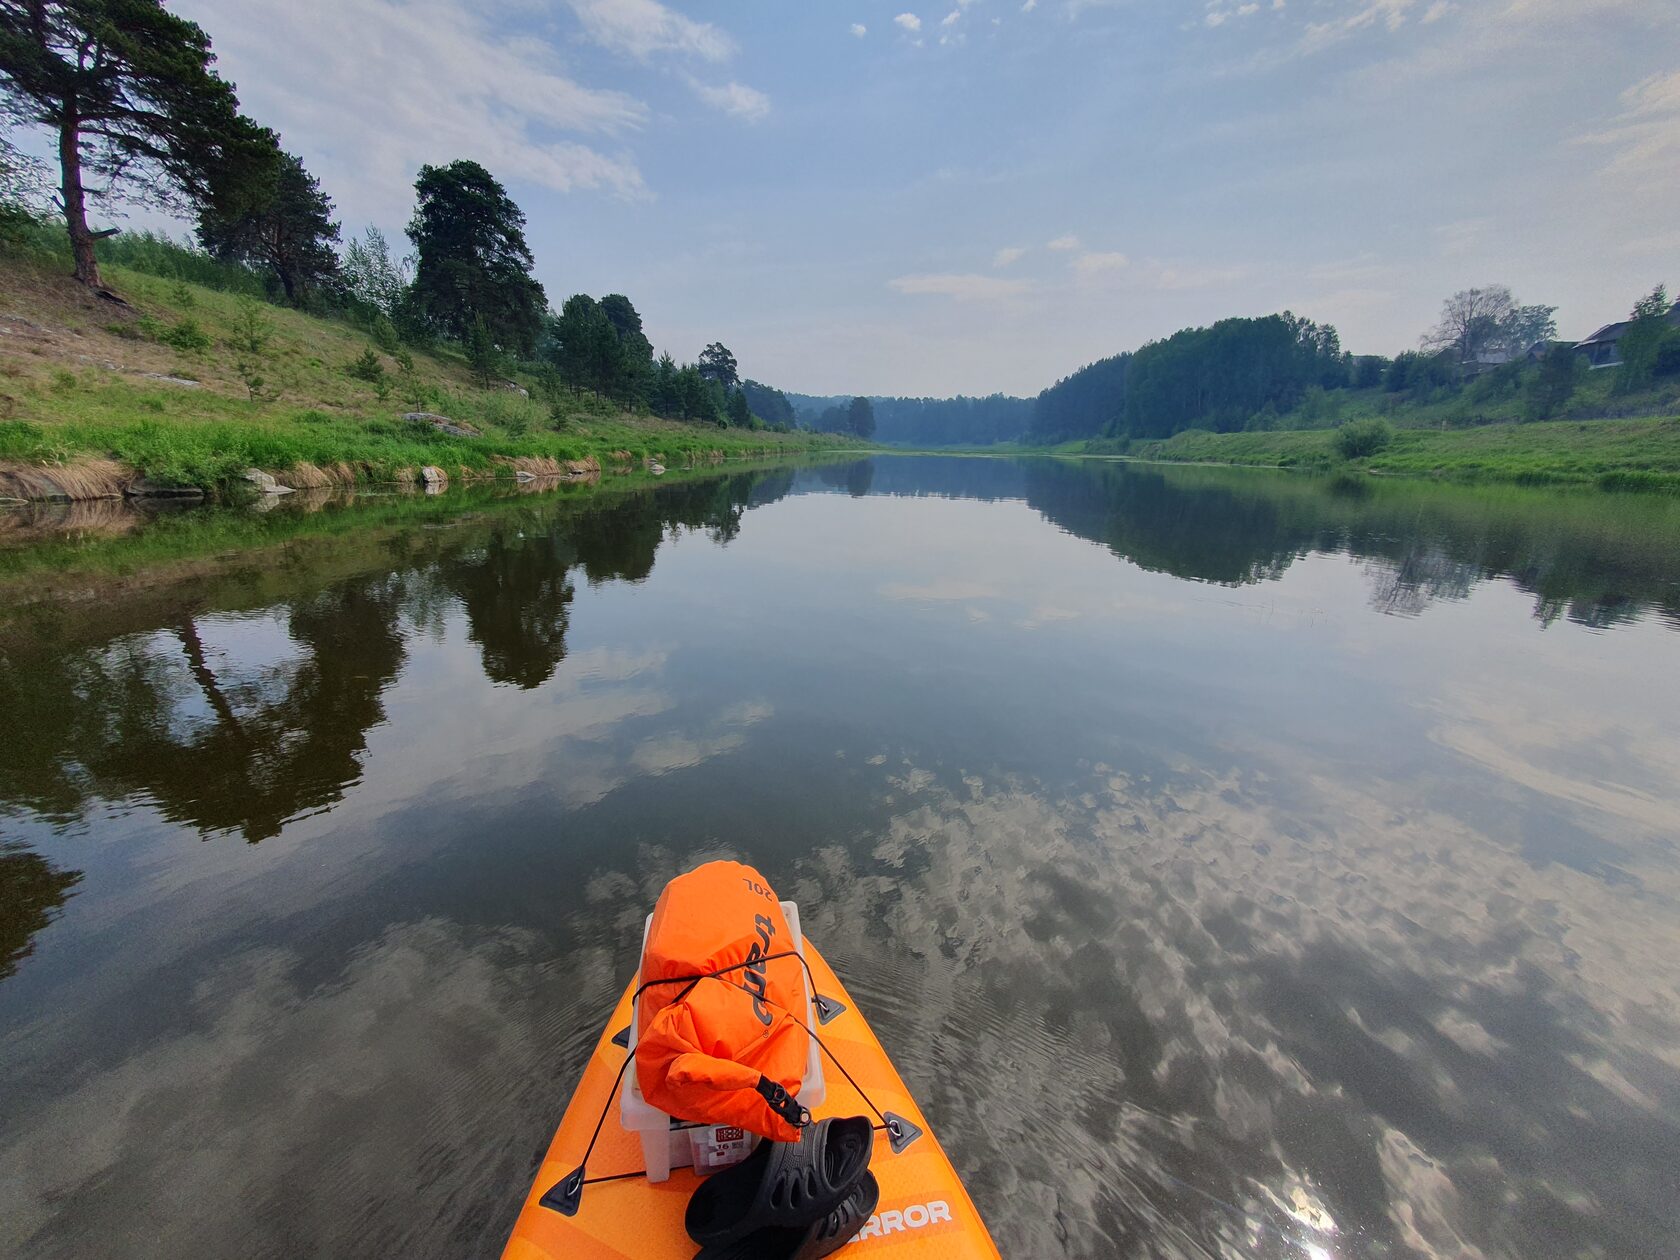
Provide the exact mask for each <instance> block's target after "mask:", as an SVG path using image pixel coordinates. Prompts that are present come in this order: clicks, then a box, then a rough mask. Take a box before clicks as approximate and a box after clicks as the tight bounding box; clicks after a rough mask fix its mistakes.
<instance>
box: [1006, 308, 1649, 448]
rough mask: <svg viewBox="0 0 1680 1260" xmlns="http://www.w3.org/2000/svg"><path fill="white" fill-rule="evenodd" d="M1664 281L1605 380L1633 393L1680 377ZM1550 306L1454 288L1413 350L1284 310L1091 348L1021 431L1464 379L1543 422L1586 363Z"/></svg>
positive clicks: (1274, 422) (1302, 407)
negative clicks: (1560, 337) (1348, 342)
mask: <svg viewBox="0 0 1680 1260" xmlns="http://www.w3.org/2000/svg"><path fill="white" fill-rule="evenodd" d="M1672 309H1673V308H1672V307H1671V304H1670V302H1669V300H1668V295H1667V292H1666V290H1665V289H1664V288H1663V286H1661V285H1658V286H1657V287H1656V288H1655V289H1654V290H1652V292H1651V293H1649V294H1647V295H1646V296H1644V297H1642V298H1640V299H1639V301H1638V302H1636V303H1635V305H1634V308H1633V311H1632V313H1631V314H1630V316H1629V324H1628V327H1627V329H1626V330H1625V331H1624V332H1623V334H1622V336H1621V339H1620V342H1619V350H1620V354H1621V363H1620V365H1619V366H1618V367H1617V370H1616V377H1615V381H1614V386H1613V390H1614V392H1615V393H1617V394H1631V393H1635V392H1637V391H1639V390H1642V389H1647V388H1649V387H1650V386H1651V385H1652V384H1653V383H1655V382H1657V381H1658V380H1660V379H1663V378H1670V377H1677V376H1680V326H1676V324H1675V321H1674V319H1673V316H1672V314H1671V311H1672ZM1556 311H1557V308H1556V307H1554V306H1538V305H1534V306H1525V305H1522V304H1520V303H1518V302H1517V301H1516V300H1515V298H1514V297H1513V296H1512V294H1511V291H1510V289H1508V288H1507V287H1505V286H1504V285H1489V286H1487V287H1485V288H1473V289H1465V290H1461V291H1459V292H1458V293H1455V294H1453V295H1452V296H1451V297H1450V298H1448V299H1447V300H1446V301H1445V303H1443V306H1442V312H1441V318H1440V320H1439V322H1438V323H1437V324H1436V325H1435V326H1434V327H1433V328H1431V329H1430V330H1429V331H1428V332H1427V333H1426V334H1425V335H1424V336H1423V337H1422V338H1421V340H1420V348H1419V349H1417V350H1406V351H1402V352H1400V353H1399V354H1397V355H1395V356H1393V357H1392V358H1388V357H1385V356H1383V355H1353V354H1349V353H1347V352H1346V351H1344V350H1343V349H1342V348H1341V344H1340V337H1339V335H1338V334H1337V332H1336V329H1335V328H1334V327H1333V326H1331V325H1329V324H1316V323H1314V322H1313V321H1312V320H1307V319H1301V318H1299V317H1297V316H1295V315H1293V314H1291V313H1290V312H1288V311H1285V312H1284V313H1283V314H1282V315H1267V316H1262V317H1260V318H1240V319H1225V320H1220V321H1218V322H1216V323H1214V324H1212V325H1210V326H1208V327H1206V328H1187V329H1184V330H1182V331H1180V332H1177V333H1174V334H1173V335H1172V336H1170V337H1167V338H1164V339H1162V340H1160V341H1152V342H1149V343H1147V344H1146V345H1144V346H1143V347H1141V348H1140V349H1138V350H1135V351H1128V352H1125V353H1122V354H1118V355H1114V356H1112V357H1110V358H1107V359H1100V360H1098V361H1097V362H1095V363H1092V364H1089V365H1088V366H1086V367H1083V368H1081V369H1080V370H1079V371H1077V372H1074V373H1073V374H1071V375H1070V376H1067V377H1065V378H1063V379H1062V380H1060V381H1057V382H1056V384H1054V385H1052V386H1051V387H1050V388H1048V389H1046V390H1044V391H1043V392H1042V393H1040V394H1039V395H1038V398H1037V399H1036V400H1035V402H1034V406H1033V412H1032V420H1031V423H1030V425H1029V426H1028V428H1027V437H1028V440H1030V441H1034V442H1040V443H1056V442H1064V441H1071V440H1077V439H1082V438H1099V437H1100V438H1114V439H1121V440H1127V439H1132V438H1143V439H1148V438H1163V437H1170V436H1172V434H1174V433H1178V432H1182V431H1184V430H1185V429H1208V430H1212V431H1214V432H1222V433H1223V432H1232V431H1236V430H1251V431H1252V430H1266V429H1275V428H1278V427H1279V426H1280V423H1281V422H1282V420H1283V418H1284V417H1285V416H1286V415H1287V414H1290V413H1295V414H1296V415H1297V416H1299V417H1301V418H1304V419H1307V420H1309V421H1310V420H1312V419H1313V418H1314V413H1315V412H1316V411H1317V410H1318V409H1319V408H1320V407H1321V406H1322V407H1324V408H1325V409H1329V406H1330V405H1329V403H1328V402H1327V401H1326V400H1327V399H1329V398H1330V396H1331V395H1333V394H1334V393H1335V392H1337V391H1349V390H1379V389H1380V390H1381V391H1383V392H1384V393H1385V394H1387V395H1390V396H1393V397H1394V398H1395V401H1396V402H1403V401H1411V402H1431V401H1439V400H1441V399H1443V398H1448V397H1452V396H1455V395H1456V394H1458V393H1460V392H1462V391H1464V390H1465V389H1466V388H1467V387H1468V386H1470V385H1471V384H1472V383H1481V384H1482V386H1483V387H1484V388H1485V390H1486V391H1487V392H1489V393H1490V394H1493V393H1498V392H1499V391H1506V392H1515V391H1517V390H1519V389H1520V390H1521V391H1522V397H1523V402H1524V414H1526V415H1527V416H1528V417H1529V418H1530V419H1549V418H1551V417H1552V416H1554V415H1557V414H1559V413H1560V412H1561V411H1562V410H1563V408H1564V407H1565V406H1566V405H1567V404H1568V402H1569V401H1570V399H1571V398H1572V397H1573V396H1574V394H1575V391H1576V390H1577V389H1578V388H1579V386H1580V383H1581V380H1582V378H1583V377H1584V376H1585V373H1586V370H1587V368H1586V364H1585V362H1584V361H1583V360H1582V358H1581V356H1580V355H1579V354H1578V353H1577V352H1576V349H1575V345H1574V343H1572V342H1559V341H1557V339H1556V338H1557V324H1556V320H1555V318H1554V317H1555V315H1556Z"/></svg>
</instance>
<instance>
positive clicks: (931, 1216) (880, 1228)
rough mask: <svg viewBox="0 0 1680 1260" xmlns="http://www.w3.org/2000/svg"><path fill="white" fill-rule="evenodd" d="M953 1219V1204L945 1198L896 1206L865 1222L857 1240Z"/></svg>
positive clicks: (880, 1236) (901, 1231) (883, 1235)
mask: <svg viewBox="0 0 1680 1260" xmlns="http://www.w3.org/2000/svg"><path fill="white" fill-rule="evenodd" d="M950 1219H951V1205H950V1204H948V1203H946V1202H945V1200H944V1199H934V1200H933V1201H931V1202H929V1203H912V1204H911V1205H910V1206H909V1207H907V1208H894V1209H889V1210H888V1211H885V1212H878V1213H876V1214H875V1215H874V1216H871V1217H870V1218H869V1219H868V1220H867V1221H865V1222H864V1223H863V1228H862V1229H860V1230H858V1232H857V1237H856V1239H854V1241H856V1242H862V1241H863V1240H864V1239H866V1238H884V1237H885V1236H886V1235H888V1234H900V1233H903V1232H904V1231H906V1230H911V1229H922V1228H923V1227H925V1226H928V1225H937V1224H939V1223H940V1222H941V1221H949V1220H950Z"/></svg>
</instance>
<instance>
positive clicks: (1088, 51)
mask: <svg viewBox="0 0 1680 1260" xmlns="http://www.w3.org/2000/svg"><path fill="white" fill-rule="evenodd" d="M168 3H169V7H170V8H171V9H173V10H175V11H177V12H179V13H182V14H183V15H185V16H188V17H191V18H193V19H194V20H196V21H197V22H199V23H200V24H201V25H202V26H203V27H204V28H205V30H206V31H207V32H208V33H209V34H210V36H211V39H212V41H213V43H214V47H215V50H216V52H217V54H218V56H219V59H220V61H219V65H220V69H221V71H222V72H223V73H224V74H225V75H226V76H227V77H228V78H230V79H232V80H233V81H234V82H235V83H236V84H237V86H238V90H239V96H240V99H241V102H242V105H243V107H244V109H245V110H246V112H247V113H249V114H251V115H252V116H253V117H255V118H256V119H257V120H258V121H260V122H262V123H264V124H266V125H268V126H271V127H274V128H275V129H276V130H278V131H279V132H280V133H281V138H282V143H283V144H284V145H285V146H286V147H287V148H288V149H289V150H291V151H293V152H295V153H297V154H298V155H299V156H300V157H301V158H302V159H303V161H304V163H305V165H306V166H308V167H309V169H310V170H311V171H313V172H314V173H315V174H316V175H318V176H319V177H320V179H321V182H322V184H323V186H324V188H325V190H326V191H327V192H328V193H329V194H330V195H331V196H332V197H333V199H334V201H335V203H336V205H337V208H338V212H339V214H340V216H341V217H342V219H343V221H344V224H345V231H346V234H347V235H349V234H351V233H355V232H360V231H361V229H362V228H363V227H365V226H366V225H368V224H377V225H378V226H380V227H381V228H382V229H383V230H384V231H385V232H386V233H387V234H388V235H390V236H391V237H393V239H394V240H396V241H398V242H401V243H403V244H404V245H405V246H406V242H405V241H404V240H403V237H402V235H401V232H402V228H403V226H404V224H405V223H406V221H407V219H408V215H409V212H410V210H411V208H412V204H413V180H414V176H415V173H416V171H417V170H418V168H419V166H420V165H421V164H422V163H428V162H429V163H444V162H448V161H451V160H453V159H455V158H472V159H475V160H477V161H479V162H482V163H483V164H484V165H485V166H487V167H488V168H489V169H490V170H491V172H492V173H493V174H495V175H496V176H497V177H498V178H499V179H500V180H502V182H503V183H504V184H505V185H506V186H507V188H508V190H509V191H510V193H512V195H513V196H514V198H515V199H516V200H517V201H518V202H519V204H520V206H521V207H522V208H523V209H524V211H525V213H526V215H527V216H528V219H529V224H528V228H527V234H528V239H529V241H530V244H531V247H532V250H533V252H534V254H535V257H536V264H537V276H538V278H539V279H540V280H541V281H542V282H543V284H544V286H545V287H546V289H547V292H548V295H549V300H550V302H551V303H552V304H553V305H554V306H556V307H558V306H559V305H560V303H561V302H562V301H564V299H565V298H566V297H567V296H568V295H570V294H572V293H576V292H587V293H591V294H594V295H596V296H600V295H602V294H605V293H610V292H621V293H625V294H628V295H629V296H630V297H631V298H632V300H634V302H635V303H636V305H637V307H638V309H639V310H640V311H641V312H642V314H643V317H644V319H645V320H646V323H647V327H648V331H649V334H650V336H651V337H652V339H653V341H654V343H655V345H656V346H658V347H659V348H660V349H661V350H669V351H670V352H671V353H672V354H673V355H675V356H676V357H677V358H679V359H692V358H693V357H694V356H695V355H696V354H698V352H699V351H700V349H701V348H702V347H703V346H704V345H705V344H706V343H707V342H710V341H714V340H722V341H723V342H725V343H726V344H727V345H728V346H729V347H730V348H731V349H732V350H733V351H734V352H735V354H736V356H737V358H738V359H739V360H740V363H741V367H742V371H743V373H744V374H745V375H748V376H750V377H753V378H755V379H758V380H762V381H765V382H768V383H770V384H773V385H776V386H779V387H781V388H784V389H787V390H797V391H800V392H806V393H816V394H830V393H870V394H907V395H935V396H942V395H949V394H956V393H967V394H987V393H991V392H994V391H1000V390H1001V391H1004V392H1009V393H1015V394H1033V393H1036V392H1037V391H1038V390H1040V389H1042V388H1044V387H1045V386H1047V385H1049V384H1051V383H1052V382H1053V381H1055V380H1057V379H1059V378H1061V377H1063V376H1066V375H1067V374H1068V373H1070V372H1072V371H1073V370H1075V369H1077V368H1078V367H1080V366H1081V365H1083V364H1085V363H1087V362H1090V361H1091V360H1093V359H1096V358H1100V357H1103V356H1106V355H1110V354H1115V353H1118V352H1119V351H1122V350H1128V349H1134V348H1136V347H1137V346H1138V345H1140V344H1142V343H1143V342H1146V341H1148V340H1150V339H1153V338H1158V337H1163V336H1166V335H1169V334H1171V333H1172V332H1174V331H1175V330H1177V329H1179V328H1181V327H1186V326H1190V325H1194V324H1205V323H1209V322H1211V321H1213V320H1215V319H1219V318H1223V317H1225V316H1231V315H1260V314H1266V313H1270V312H1273V311H1279V310H1284V309H1290V310H1293V311H1295V312H1296V313H1298V314H1303V315H1307V316H1310V317H1312V318H1314V319H1318V320H1321V321H1328V322H1331V323H1334V324H1335V325H1336V326H1337V327H1338V328H1339V329H1340V331H1341V334H1342V341H1343V345H1344V346H1345V347H1346V348H1347V349H1349V350H1352V351H1354V352H1355V353H1384V354H1392V353H1395V352H1397V351H1400V350H1403V349H1408V348H1411V347H1414V346H1415V345H1416V344H1417V342H1418V339H1419V337H1420V336H1421V335H1422V333H1423V332H1425V331H1426V330H1427V328H1428V327H1429V326H1430V324H1431V323H1432V322H1433V321H1434V319H1435V318H1436V316H1437V315H1438V313H1439V310H1440V306H1441V302H1442V300H1443V299H1444V298H1445V297H1446V296H1447V295H1448V294H1450V293H1452V292H1453V291H1454V290H1456V289H1460V288H1465V287H1469V286H1472V285H1484V284H1489V283H1503V284H1507V285H1509V286H1510V287H1511V288H1512V289H1513V291H1514V292H1515V295H1516V297H1517V299H1518V300H1519V301H1522V302H1530V303H1535V302H1543V303H1547V304H1555V305H1556V306H1558V307H1559V311H1558V322H1559V326H1560V331H1561V333H1562V335H1564V336H1573V337H1584V336H1586V335H1587V334H1588V333H1589V332H1591V331H1592V330H1593V329H1594V328H1596V327H1597V326H1599V325H1600V324H1603V323H1606V322H1608V321H1610V320H1612V319H1617V318H1622V317H1623V316H1625V314H1626V311H1627V309H1628V308H1629V307H1630V306H1631V305H1632V303H1633V301H1634V299H1635V298H1636V297H1637V296H1639V295H1640V294H1641V293H1644V292H1647V291H1649V290H1650V288H1651V287H1652V286H1653V285H1655V284H1656V283H1658V282H1659V281H1666V282H1668V283H1669V284H1670V285H1671V286H1674V285H1680V214H1677V213H1676V211H1675V206H1676V205H1677V204H1680V20H1677V19H1680V14H1677V12H1676V7H1675V0H939V2H938V3H933V2H932V0H890V2H884V0H883V2H876V0H710V2H707V3H702V2H700V0H682V2H681V3H676V2H670V3H664V2H661V0H502V2H501V3H497V4H483V3H474V2H473V0H285V2H284V3H279V4H260V5H258V4H251V3H250V2H249V0H168Z"/></svg>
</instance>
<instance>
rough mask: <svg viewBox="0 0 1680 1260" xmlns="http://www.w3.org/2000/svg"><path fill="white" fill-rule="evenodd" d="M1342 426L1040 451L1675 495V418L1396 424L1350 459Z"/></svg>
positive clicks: (1678, 434) (1679, 462) (1678, 465)
mask: <svg viewBox="0 0 1680 1260" xmlns="http://www.w3.org/2000/svg"><path fill="white" fill-rule="evenodd" d="M1339 432H1340V430H1338V429H1309V430H1280V431H1274V432H1266V433H1208V432H1204V431H1202V430H1196V429H1192V430H1188V431H1186V432H1183V433H1178V434H1175V435H1174V436H1172V437H1170V438H1166V439H1164V440H1160V441H1149V442H1130V443H1126V444H1123V445H1117V444H1115V443H1113V442H1110V441H1105V440H1102V439H1098V440H1095V441H1091V442H1079V443H1066V444H1064V445H1062V446H1058V447H1053V448H1049V449H1048V451H1047V452H1045V453H1050V454H1056V455H1109V456H1122V457H1124V458H1127V459H1138V460H1150V461H1158V462H1162V463H1186V464H1231V465H1237V466H1261V467H1273V468H1295V469H1305V470H1309V471H1320V472H1328V471H1334V470H1338V469H1345V470H1348V471H1358V472H1368V473H1375V474H1381V475H1388V476H1406V477H1437V478H1450V479H1452V480H1457V481H1467V482H1503V483H1508V484H1515V485H1578V486H1597V487H1599V488H1600V489H1605V490H1654V491H1660V492H1666V493H1680V417H1674V416H1670V417H1654V418H1645V419H1631V420H1555V421H1543V422H1537V423H1533V424H1490V425H1479V426H1476V427H1474V428H1466V429H1451V428H1449V429H1421V428H1419V429H1402V428H1395V429H1392V430H1389V431H1388V432H1387V434H1386V439H1385V440H1386V445H1384V446H1383V447H1382V449H1380V450H1377V451H1374V452H1372V453H1371V454H1369V455H1364V456H1360V457H1356V458H1349V457H1347V456H1346V455H1344V454H1343V453H1342V449H1341V445H1340V443H1339V441H1338V433H1339Z"/></svg>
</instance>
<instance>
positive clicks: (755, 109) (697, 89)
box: [689, 79, 770, 122]
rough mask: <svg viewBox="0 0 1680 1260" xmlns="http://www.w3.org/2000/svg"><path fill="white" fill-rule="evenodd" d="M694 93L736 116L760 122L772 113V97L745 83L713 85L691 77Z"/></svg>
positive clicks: (714, 107)
mask: <svg viewBox="0 0 1680 1260" xmlns="http://www.w3.org/2000/svg"><path fill="white" fill-rule="evenodd" d="M689 86H690V87H692V88H693V89H694V94H695V95H696V96H698V97H699V98H700V99H701V100H702V101H704V102H706V104H708V105H710V106H711V107H712V108H713V109H720V110H722V111H723V112H724V113H726V114H729V115H731V116H733V117H735V118H745V119H746V120H747V121H748V122H758V121H759V120H760V119H761V118H764V117H765V116H766V115H768V114H769V113H770V98H769V97H768V96H766V95H765V94H764V93H763V92H760V91H759V90H758V89H757V88H750V87H748V86H747V85H746V84H744V83H724V84H720V85H713V84H709V83H702V82H700V81H699V80H698V79H690V80H689Z"/></svg>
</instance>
